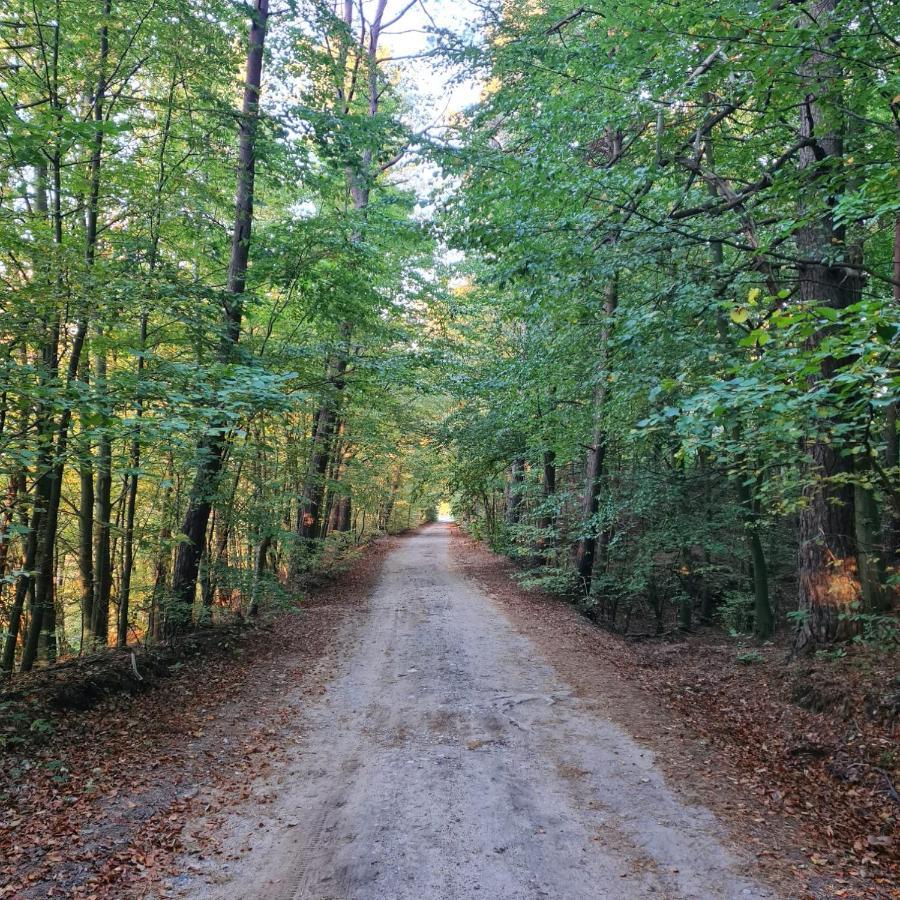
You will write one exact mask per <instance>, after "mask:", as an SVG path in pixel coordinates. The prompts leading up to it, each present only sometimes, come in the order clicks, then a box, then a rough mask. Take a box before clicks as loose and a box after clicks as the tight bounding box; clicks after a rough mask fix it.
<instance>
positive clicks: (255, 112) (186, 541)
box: [166, 0, 269, 633]
mask: <svg viewBox="0 0 900 900" xmlns="http://www.w3.org/2000/svg"><path fill="white" fill-rule="evenodd" d="M268 18H269V3H268V0H255V2H254V4H253V12H252V14H251V22H250V33H249V42H248V47H247V67H246V77H245V83H244V101H243V106H242V109H241V118H240V138H239V148H238V169H237V190H236V195H235V213H234V230H233V231H232V237H231V256H230V261H229V266H228V283H227V286H226V293H225V297H224V299H223V304H222V336H221V339H220V343H219V352H218V356H219V359H220V361H221V362H223V363H228V362H230V361H231V360H232V358H233V355H234V349H235V347H236V346H237V343H238V341H239V339H240V335H241V320H242V318H243V302H244V290H245V287H246V280H247V264H248V262H249V259H250V236H251V231H252V227H253V189H254V180H255V174H256V134H257V125H258V122H259V99H260V92H261V89H262V73H263V52H264V49H265V39H266V26H267V23H268ZM226 448H227V436H226V432H225V429H224V427H220V428H216V429H213V430H212V432H211V433H210V434H209V435H208V436H207V437H205V438H203V439H202V440H201V441H200V442H199V443H198V445H197V454H196V463H195V465H196V471H195V474H194V482H193V485H192V487H191V492H190V497H189V499H188V506H187V511H186V512H185V515H184V520H183V522H182V526H181V531H182V534H183V536H184V537H183V540H182V542H181V543H180V544H179V545H178V552H177V554H176V557H175V568H174V571H173V576H172V593H173V598H174V602H175V609H173V610H172V611H171V614H170V616H169V617H168V624H167V628H166V630H167V632H169V633H173V632H176V631H179V630H183V629H186V628H188V627H189V625H190V622H191V613H192V608H193V603H194V595H195V593H196V589H197V574H198V572H199V569H200V558H201V556H202V555H203V548H204V547H205V545H206V530H207V526H208V524H209V515H210V511H211V510H212V500H213V494H214V492H215V488H216V485H217V483H218V480H219V475H220V473H221V471H222V465H223V462H224V458H225V451H226Z"/></svg>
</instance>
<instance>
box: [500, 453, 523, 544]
mask: <svg viewBox="0 0 900 900" xmlns="http://www.w3.org/2000/svg"><path fill="white" fill-rule="evenodd" d="M524 487H525V460H524V459H522V458H521V457H517V458H516V459H514V460H513V461H512V465H510V467H509V482H508V483H507V489H506V516H505V521H506V525H507V527H512V526H515V525H518V524H519V511H520V510H521V508H522V500H523V499H524V498H523V497H522V490H523V488H524Z"/></svg>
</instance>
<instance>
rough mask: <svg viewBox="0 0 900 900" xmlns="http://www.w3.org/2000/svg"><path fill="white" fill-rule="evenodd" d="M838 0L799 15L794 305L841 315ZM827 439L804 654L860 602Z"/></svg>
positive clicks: (846, 509) (846, 620)
mask: <svg viewBox="0 0 900 900" xmlns="http://www.w3.org/2000/svg"><path fill="white" fill-rule="evenodd" d="M836 7H837V0H818V2H815V3H812V4H810V5H809V7H808V8H807V10H806V13H805V14H806V15H807V16H808V17H809V19H810V20H811V21H812V22H813V23H814V26H813V28H812V33H813V36H814V39H815V43H816V45H817V49H815V50H814V51H813V52H812V53H811V54H810V57H809V60H808V61H807V63H806V64H805V65H804V66H803V76H804V78H805V85H804V97H803V100H802V103H801V105H800V138H801V140H803V141H804V142H805V145H804V146H803V147H802V148H801V150H800V154H799V157H798V158H799V166H800V169H801V170H802V171H808V172H809V173H810V176H811V177H810V186H811V187H814V188H815V189H814V190H812V191H811V194H812V199H811V203H812V204H815V206H814V208H813V209H811V210H809V211H805V212H806V222H805V223H804V224H803V226H802V227H801V228H800V229H799V230H798V233H797V246H798V248H799V249H800V251H801V255H802V261H801V263H800V264H799V265H798V288H799V294H800V299H801V300H804V301H807V302H809V303H812V304H818V305H820V306H823V307H830V308H831V309H835V310H844V309H846V308H847V307H848V306H850V305H851V304H852V303H854V302H856V301H857V300H859V298H860V294H861V283H860V275H859V272H858V270H856V269H855V268H854V265H853V261H852V260H849V259H848V258H847V253H846V247H845V244H846V241H845V238H846V229H845V228H844V227H843V226H842V225H839V224H837V223H836V222H835V219H834V216H833V215H832V213H831V207H832V206H833V204H834V195H835V193H836V182H837V179H840V178H841V177H842V176H841V175H840V173H839V169H840V167H842V166H843V142H842V134H843V121H842V119H843V113H842V112H841V111H840V110H841V99H840V90H841V84H840V81H841V70H840V64H839V62H838V61H837V59H836V58H835V57H834V55H833V54H831V53H830V52H829V49H830V45H831V44H832V43H833V41H834V36H835V35H834V27H835V26H834V25H833V23H832V20H833V16H834V12H835V9H836ZM825 336H826V334H825V332H824V331H820V332H818V333H817V334H815V335H814V336H813V337H812V338H810V345H811V347H815V346H816V345H817V344H819V343H820V342H821V341H822V340H824V339H825ZM844 362H845V361H844V360H840V359H834V358H833V357H831V356H827V357H826V358H825V359H824V360H823V362H822V365H821V369H820V372H819V373H818V374H817V375H816V376H814V377H813V378H812V379H811V383H812V386H813V387H814V386H815V384H816V383H817V382H818V381H820V380H828V379H831V378H833V377H834V376H835V375H836V374H837V372H838V370H839V368H840V367H841V365H842V364H843V363H844ZM841 451H842V448H841V446H840V444H839V443H836V442H835V441H834V439H833V438H832V437H830V436H828V435H825V434H822V435H817V436H816V437H815V438H814V439H812V440H811V441H810V443H809V456H810V462H811V464H812V477H813V481H812V484H811V485H810V487H809V488H808V490H807V492H806V494H807V496H806V503H805V505H804V507H803V509H802V510H801V513H800V569H799V587H800V611H801V613H802V614H803V615H802V617H801V620H800V626H799V628H798V630H797V634H796V639H795V647H796V649H797V650H807V649H810V648H815V647H817V646H820V645H823V644H828V643H831V642H832V641H834V640H835V639H837V638H841V637H847V636H849V635H850V634H851V633H852V629H853V622H852V619H851V618H850V617H849V616H848V615H847V614H848V613H849V612H850V609H851V604H853V603H855V602H856V601H857V600H859V598H860V581H859V571H858V565H857V546H856V539H855V524H854V512H855V510H854V490H853V487H852V482H851V481H850V477H851V475H852V470H853V463H852V460H851V459H850V458H849V457H848V456H847V455H846V454H843V453H842V452H841Z"/></svg>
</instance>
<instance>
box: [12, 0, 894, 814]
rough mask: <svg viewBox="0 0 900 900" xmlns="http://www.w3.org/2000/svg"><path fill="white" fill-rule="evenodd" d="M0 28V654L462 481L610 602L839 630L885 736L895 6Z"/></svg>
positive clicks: (622, 616) (227, 586)
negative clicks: (877, 697) (875, 693)
mask: <svg viewBox="0 0 900 900" xmlns="http://www.w3.org/2000/svg"><path fill="white" fill-rule="evenodd" d="M270 6H271V8H270ZM456 6H459V7H460V9H461V8H462V7H463V6H464V7H465V12H460V11H459V9H455V7H456ZM448 8H449V12H448ZM455 14H458V15H459V16H461V17H462V19H461V21H462V24H460V21H459V20H456V19H453V16H454V15H455ZM448 15H449V16H450V19H453V21H452V23H451V22H450V20H449V19H448V18H447V16H448ZM413 33H416V34H418V37H415V38H413V37H410V35H411V34H413ZM0 48H2V54H0V135H2V140H0V163H2V164H0V280H2V300H0V303H2V317H0V495H2V500H0V648H2V649H0V653H2V657H0V659H2V662H0V670H2V673H0V687H4V686H6V685H7V684H8V685H9V686H10V687H11V688H15V685H16V684H17V680H18V679H19V678H21V677H23V676H21V675H20V673H28V672H32V671H38V670H43V669H45V668H47V667H53V666H55V665H57V664H59V663H62V662H65V661H66V660H72V659H76V658H86V657H92V658H93V657H95V656H97V655H98V654H99V655H100V656H101V657H102V655H103V654H104V653H110V654H111V653H112V652H113V650H112V648H116V647H118V648H132V649H135V648H145V647H152V646H155V645H160V646H161V645H169V644H173V643H174V644H175V645H177V642H178V641H179V640H182V639H183V638H184V637H185V636H188V635H191V634H195V633H197V632H199V631H203V630H205V629H207V628H208V627H209V626H228V627H231V626H236V625H237V626H241V627H243V626H244V625H247V624H251V623H264V622H266V621H270V620H271V619H272V618H273V617H276V616H277V615H279V614H281V613H282V612H283V611H285V610H288V609H291V608H292V607H293V606H294V604H295V602H296V601H297V598H298V597H300V598H302V597H303V596H304V595H305V593H306V592H307V590H308V589H309V588H310V587H311V586H314V585H315V584H317V583H319V581H320V580H321V579H322V578H325V577H328V576H329V573H332V572H333V571H337V570H340V569H341V567H343V566H346V565H349V564H350V561H352V560H354V559H356V558H358V557H359V556H360V555H364V554H365V553H366V552H367V549H366V548H367V547H369V546H370V545H372V543H373V542H377V539H378V538H379V537H380V536H382V535H386V534H397V533H401V532H404V531H407V530H409V529H412V528H415V527H417V526H419V525H421V524H423V523H429V522H434V521H436V519H437V516H438V509H439V508H447V506H448V505H449V507H450V508H452V515H453V517H454V519H455V520H456V522H457V523H459V524H460V526H461V527H462V528H463V530H464V531H465V532H466V533H467V534H468V535H470V536H471V537H472V538H474V539H476V540H478V541H482V542H484V543H485V544H486V545H487V546H488V547H489V548H491V549H492V550H493V551H495V552H497V553H500V554H503V555H505V556H507V557H509V558H511V560H512V563H513V570H514V573H515V577H516V579H517V580H518V582H519V583H520V584H521V585H523V586H524V588H526V589H527V590H529V591H534V592H538V593H541V594H549V595H553V596H556V597H561V598H564V599H565V600H566V601H568V602H570V603H571V604H572V605H574V606H575V607H576V608H577V609H578V610H579V612H580V613H582V614H583V615H584V616H586V617H587V618H588V619H589V620H590V621H591V622H593V623H595V624H596V625H597V626H599V627H600V628H602V629H605V630H607V631H609V632H612V633H614V634H615V635H619V636H624V637H625V638H626V639H631V640H634V641H667V640H668V641H682V640H690V639H691V638H692V637H693V636H696V635H700V636H701V637H702V636H703V635H708V634H710V633H715V634H716V635H719V636H723V638H724V639H726V640H731V641H733V642H734V646H735V648H736V650H735V653H738V652H740V653H742V656H741V659H742V661H743V662H746V663H748V669H747V679H748V681H749V682H752V679H753V674H752V663H753V662H754V661H756V660H757V659H759V658H761V657H760V656H759V653H760V651H761V650H764V649H765V648H769V649H771V648H774V651H773V652H774V653H776V654H777V658H778V660H779V662H778V665H779V666H781V665H784V666H787V665H793V664H794V663H795V662H796V661H797V660H813V661H817V662H819V663H822V664H823V665H824V664H830V663H833V664H835V665H837V664H843V663H844V662H846V661H847V660H852V659H859V660H860V661H861V662H860V665H861V666H862V668H861V669H859V671H860V672H863V675H862V676H860V675H859V673H858V672H857V674H856V675H854V676H853V677H854V678H859V677H863V678H865V677H866V676H865V671H877V672H878V673H879V675H878V678H879V679H880V680H881V681H880V683H879V684H878V685H877V688H878V690H879V691H881V692H882V694H884V695H885V696H887V697H888V698H890V697H893V700H890V699H888V700H887V701H884V702H885V703H887V704H888V705H890V704H891V703H893V707H892V709H893V713H892V718H891V719H890V722H892V723H893V724H892V725H890V728H892V729H894V730H893V732H892V733H893V734H894V736H895V737H896V730H895V729H896V715H897V712H898V710H900V669H898V667H897V659H898V655H900V624H898V618H897V613H898V597H900V425H898V405H900V6H897V5H896V4H894V3H891V2H888V0H876V2H866V0H790V2H789V0H722V2H716V3H703V2H698V0H679V2H666V3H647V2H638V0H622V2H616V3H611V4H610V3H608V4H596V5H594V4H588V5H582V4H579V3H576V2H574V0H544V2H537V0H534V2H532V0H528V2H519V3H516V2H512V0H478V2H475V0H470V2H468V3H466V4H459V5H456V4H447V3H439V2H420V0H412V2H409V3H404V2H399V0H397V2H389V0H365V2H363V0H340V2H337V0H334V2H332V0H271V3H270V2H269V0H252V2H236V0H197V2H194V3H189V4H186V3H177V2H175V0H127V2H125V0H95V2H87V0H0ZM423 67H424V68H423ZM423 73H424V74H423ZM457 97H463V98H464V100H462V101H459V100H455V99H454V98H457ZM301 602H302V601H301ZM107 648H109V649H107ZM701 652H702V651H701ZM133 659H134V657H132V660H133ZM709 664H710V665H714V663H713V662H712V661H710V663H709ZM866 666H868V667H869V668H868V669H866ZM873 667H874V668H873ZM884 673H887V674H886V675H885V674H884ZM879 702H881V701H879ZM0 710H2V707H0ZM0 745H2V740H0ZM882 763H883V764H879V767H878V771H879V772H881V773H882V774H883V776H884V779H885V780H886V784H887V785H888V786H889V792H893V797H894V798H896V797H897V794H896V788H895V786H894V783H893V780H892V779H893V778H895V777H896V774H897V766H898V765H900V758H898V756H897V754H896V753H895V754H894V755H893V758H892V759H887V760H883V761H882ZM896 802H897V803H900V800H897V801H896ZM893 815H894V819H893V821H894V822H896V810H895V812H894V814H893Z"/></svg>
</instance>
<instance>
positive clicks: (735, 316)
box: [731, 307, 750, 325]
mask: <svg viewBox="0 0 900 900" xmlns="http://www.w3.org/2000/svg"><path fill="white" fill-rule="evenodd" d="M749 317H750V313H748V312H747V310H746V309H744V308H743V307H738V309H733V310H732V311H731V321H732V322H734V323H735V324H736V325H741V324H743V323H744V322H746V321H747V319H748V318H749Z"/></svg>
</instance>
